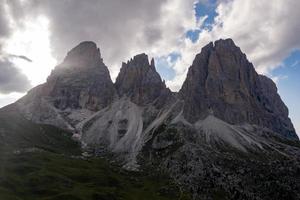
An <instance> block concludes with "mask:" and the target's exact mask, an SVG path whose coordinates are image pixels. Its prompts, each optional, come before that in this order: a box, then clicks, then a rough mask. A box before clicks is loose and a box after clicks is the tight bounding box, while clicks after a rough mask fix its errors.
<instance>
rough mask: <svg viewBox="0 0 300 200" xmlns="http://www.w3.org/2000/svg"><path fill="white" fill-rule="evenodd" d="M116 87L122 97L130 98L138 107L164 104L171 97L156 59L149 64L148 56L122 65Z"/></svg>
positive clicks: (141, 56) (143, 55)
mask: <svg viewBox="0 0 300 200" xmlns="http://www.w3.org/2000/svg"><path fill="white" fill-rule="evenodd" d="M115 86H116V89H117V91H118V94H119V95H120V96H121V97H122V96H124V95H125V96H127V97H130V99H131V100H132V101H133V102H134V103H136V104H138V105H146V104H149V103H156V104H163V101H165V99H166V98H168V97H169V96H171V91H170V90H169V89H168V88H166V85H165V83H164V82H163V81H162V79H161V77H160V75H159V74H158V73H157V71H156V69H155V64H154V59H152V60H151V63H149V60H148V56H147V55H146V54H139V55H136V56H134V58H133V59H131V60H129V61H128V62H127V63H123V64H122V67H121V70H120V73H119V75H118V77H117V79H116V83H115Z"/></svg>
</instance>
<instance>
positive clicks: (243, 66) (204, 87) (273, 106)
mask: <svg viewBox="0 0 300 200" xmlns="http://www.w3.org/2000/svg"><path fill="white" fill-rule="evenodd" d="M179 95H180V96H181V98H182V99H183V100H184V101H185V105H184V116H185V118H186V119H188V120H189V121H190V122H195V121H197V120H199V119H202V118H204V117H206V116H207V114H208V112H209V110H210V109H212V110H213V111H214V115H216V116H217V117H219V118H221V119H223V120H225V121H227V122H229V123H233V124H236V123H244V122H248V123H251V124H257V125H261V126H263V127H267V128H270V129H272V130H274V131H276V132H278V133H281V134H283V135H285V136H287V137H290V138H297V135H296V133H295V130H294V127H293V125H292V123H291V121H290V119H289V118H288V111H287V108H286V106H285V105H284V103H283V102H282V101H281V99H280V97H279V95H278V94H277V89H276V86H275V84H274V83H273V82H272V80H270V79H268V78H267V77H262V76H261V75H258V74H257V73H256V71H255V69H254V67H253V65H252V64H251V63H250V62H249V61H248V60H247V57H246V55H245V54H244V53H242V51H241V50H240V48H239V47H237V46H236V45H235V44H234V42H233V41H232V40H231V39H226V40H222V39H221V40H218V41H216V42H215V43H214V44H213V43H209V44H208V45H207V46H205V47H204V48H202V51H201V53H200V54H198V55H197V56H196V58H195V60H194V62H193V64H192V66H191V67H190V69H189V71H188V74H187V78H186V80H185V82H184V84H183V86H182V88H181V90H180V92H179Z"/></svg>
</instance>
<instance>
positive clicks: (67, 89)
mask: <svg viewBox="0 0 300 200" xmlns="http://www.w3.org/2000/svg"><path fill="white" fill-rule="evenodd" d="M116 95H117V94H116V91H115V88H114V85H113V82H112V80H111V78H110V75H109V71H108V68H107V67H106V66H105V64H104V63H103V60H102V58H101V54H100V50H99V49H98V48H97V46H96V44H95V43H94V42H82V43H80V44H79V45H77V46H76V47H74V48H73V49H72V50H71V51H70V52H69V53H68V54H67V56H66V58H65V59H64V61H63V62H62V63H61V64H60V65H58V66H56V67H55V69H54V70H53V71H52V72H51V74H50V76H49V77H48V79H47V82H46V83H44V84H42V85H39V86H37V87H35V88H33V89H32V90H31V91H29V92H28V94H27V95H26V96H25V97H23V98H22V99H20V100H19V101H18V102H17V105H18V107H19V109H20V111H21V113H23V114H24V115H25V117H26V118H28V119H30V120H32V121H34V122H38V123H45V124H51V125H55V126H57V127H60V128H64V129H71V130H72V129H73V128H74V126H75V125H76V124H77V123H78V122H80V121H82V120H84V119H85V118H87V117H88V116H90V115H91V114H92V113H93V112H96V111H98V110H100V109H102V108H105V107H106V106H108V105H110V104H111V103H112V102H113V100H114V98H115V97H116Z"/></svg>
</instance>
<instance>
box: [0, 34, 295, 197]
mask: <svg viewBox="0 0 300 200" xmlns="http://www.w3.org/2000/svg"><path fill="white" fill-rule="evenodd" d="M0 118H1V119H2V122H3V123H1V125H0V133H1V141H2V149H0V150H1V151H2V153H1V154H2V162H3V163H5V162H4V161H5V160H7V159H6V157H7V156H13V158H14V159H15V160H17V158H19V156H25V157H26V156H29V157H30V156H36V155H35V154H39V155H40V154H42V155H44V154H45V156H44V158H43V156H40V157H37V160H33V161H32V160H31V161H30V163H31V164H32V163H35V162H41V163H43V162H49V163H50V165H51V163H53V162H54V161H52V160H51V159H50V158H49V159H48V161H43V159H47V157H49V156H53V154H54V155H55V156H63V157H60V158H59V159H61V160H62V161H61V162H64V161H66V160H71V161H68V162H73V161H72V160H74V159H75V160H76V161H77V162H79V165H80V166H83V165H84V166H86V167H88V168H89V167H91V166H94V167H96V166H97V164H94V165H93V162H100V161H98V160H97V159H101V162H104V163H106V162H108V164H105V165H106V166H111V167H112V168H117V170H120V171H122V173H125V174H126V173H129V174H130V177H131V178H134V177H135V178H136V179H139V178H140V177H141V176H142V177H147V179H146V180H147V181H148V182H149V181H150V182H151V181H152V182H151V183H152V184H153V177H157V176H161V177H165V176H166V178H164V179H162V178H160V179H157V180H158V182H159V183H157V184H158V185H159V187H161V188H158V189H157V190H159V191H160V192H158V194H162V195H161V196H160V197H154V196H153V197H152V199H159V198H161V199H300V194H299V191H300V165H299V161H300V159H299V158H300V143H299V138H298V137H297V134H296V132H295V129H294V127H293V124H292V122H291V120H290V119H289V117H288V109H287V107H286V106H285V104H284V102H283V101H282V100H281V98H280V96H279V95H278V92H277V87H276V84H275V83H274V82H273V81H272V80H271V79H270V78H268V77H266V76H263V75H260V74H258V73H257V72H256V71H255V68H254V66H253V64H252V63H250V62H249V61H248V59H247V57H246V55H245V54H244V53H243V52H242V51H241V49H240V48H239V47H237V46H236V44H235V43H234V41H233V40H232V39H225V40H223V39H220V40H218V41H215V42H211V43H209V44H207V45H206V46H205V47H203V48H202V50H201V52H200V53H199V54H197V55H196V57H195V59H194V61H193V63H192V65H191V66H190V68H189V70H188V73H187V77H186V80H185V81H184V83H183V85H182V87H181V89H180V90H179V91H178V92H172V91H171V90H170V89H169V88H167V87H166V84H165V82H164V81H163V80H162V78H161V77H160V75H159V73H158V72H157V71H156V68H155V61H154V59H151V60H150V61H149V58H148V56H147V55H146V54H144V53H143V54H139V55H136V56H134V57H133V58H132V59H130V60H128V61H127V62H124V63H122V66H121V68H120V72H119V75H118V76H117V78H116V81H115V83H113V81H112V79H111V77H110V74H109V70H108V67H107V66H106V65H105V64H104V61H103V58H102V57H101V53H100V50H99V48H98V47H97V45H96V44H95V43H94V42H91V41H85V42H82V43H80V44H79V45H77V46H76V47H74V48H73V49H72V50H71V51H69V52H68V54H67V56H66V57H65V59H64V60H63V62H62V63H61V64H59V65H58V66H56V67H55V68H54V69H53V70H52V72H51V74H50V75H49V77H48V78H47V81H46V83H44V84H41V85H39V86H37V87H35V88H33V89H31V90H30V91H29V92H28V93H27V94H26V95H25V96H24V97H22V98H21V99H19V100H18V101H17V102H15V103H13V104H11V105H8V106H6V107H4V108H2V109H1V110H0ZM52 133H53V134H52ZM49 152H50V153H51V155H50V154H49ZM32 154H34V155H32ZM15 157H17V158H15ZM64 157H67V158H65V159H64ZM21 158H23V157H21ZM26 158H27V157H26ZM23 159H24V158H23ZM95 159H96V160H97V161H94V160H95ZM25 160H26V159H25ZM49 160H50V161H49ZM90 160H92V161H90ZM85 161H87V162H85ZM16 162H22V160H19V161H16ZM80 162H84V164H83V163H80ZM89 162H90V163H92V164H89ZM7 163H9V165H7V166H14V163H10V162H7ZM49 163H48V164H49ZM31 164H30V167H27V168H26V167H24V168H22V167H20V168H21V169H19V170H23V171H24V173H29V175H30V173H36V172H35V170H34V169H36V168H38V170H41V168H39V167H37V166H35V165H34V164H33V165H32V166H31ZM40 165H43V164H40ZM31 168H34V169H31ZM59 168H60V169H61V170H62V171H63V170H64V167H63V166H60V167H59ZM109 168H110V167H109ZM54 169H55V168H54ZM28 170H29V171H30V172H28ZM31 170H33V172H32V171H31ZM36 170H37V169H36ZM45 170H46V169H44V168H43V171H45ZM47 170H49V169H47ZM51 170H53V169H51ZM93 170H95V169H93ZM6 171H9V169H7V168H6V167H5V164H4V165H3V166H2V170H1V172H2V176H1V177H2V179H0V193H1V191H5V192H3V193H4V194H6V195H7V196H10V198H12V196H13V194H17V195H19V196H18V197H20V196H22V194H25V193H26V194H27V195H29V194H30V195H32V194H34V195H33V196H30V195H29V196H28V198H27V199H34V198H37V199H43V198H45V199H48V198H50V199H55V198H56V199H76V198H77V199H126V198H127V199H147V198H146V197H145V196H143V195H148V196H149V194H143V195H142V196H134V197H133V196H131V197H128V196H126V195H125V193H124V194H123V193H122V192H121V193H120V194H119V193H118V195H119V196H109V195H114V194H116V193H114V192H112V193H109V192H108V193H109V195H108V194H107V193H105V194H102V193H101V194H98V193H97V194H98V196H97V195H96V197H95V198H94V196H95V194H93V195H94V196H93V195H92V196H88V197H86V196H84V195H83V196H80V195H78V194H77V195H76V194H75V193H72V192H70V191H69V190H67V189H62V191H64V192H61V191H59V192H60V193H62V194H65V193H68V192H69V193H68V194H69V197H63V196H57V193H58V192H56V193H55V192H54V193H50V194H48V193H47V192H46V193H43V192H41V193H40V194H39V193H37V194H35V193H34V191H32V189H28V190H26V192H24V191H23V193H22V190H21V192H20V191H19V190H17V189H15V190H12V188H11V187H9V185H18V184H19V186H18V187H21V188H22V187H23V186H22V184H21V183H20V181H19V182H18V181H16V180H14V179H13V178H12V177H13V176H17V175H20V174H17V175H16V174H15V173H17V172H14V171H12V172H11V171H10V173H11V174H12V175H11V176H12V177H8V178H7V179H6V178H5V173H6ZM52 172H53V171H51V173H52ZM85 173H87V172H85ZM97 173H105V172H97ZM144 173H146V174H148V175H147V176H146V175H144ZM62 174H63V173H62ZM141 174H143V175H141ZM149 174H150V175H149ZM162 174H163V175H162ZM56 175H57V176H62V177H63V175H61V174H60V173H58V172H56ZM76 175H77V176H82V177H83V178H82V179H84V177H85V174H84V173H82V171H80V170H78V171H76ZM126 175H128V174H126ZM35 176H37V177H40V174H38V173H37V174H35ZM89 176H91V177H93V175H86V177H89ZM95 176H96V177H97V175H95ZM116 176H118V180H119V179H120V180H119V182H118V184H117V183H116V185H114V184H112V185H111V187H114V188H117V190H118V187H119V186H118V185H122V184H123V185H124V184H125V183H124V179H126V178H124V176H125V175H124V174H122V176H121V175H120V174H118V175H116ZM119 176H121V177H122V178H119ZM128 176H129V175H128ZM1 177H0V178H1ZM62 177H60V178H62ZM91 177H89V178H91ZM125 177H126V176H125ZM31 178H33V177H31ZM64 178H65V179H67V180H69V179H70V180H69V182H70V185H72V183H73V182H72V181H74V180H73V179H72V178H70V177H69V176H67V178H66V177H64ZM101 178H102V179H103V177H101ZM143 180H145V179H143ZM166 180H168V181H166ZM76 181H77V182H79V183H78V184H82V180H76ZM95 181H96V182H97V180H96V179H95V180H93V181H91V183H93V184H95V185H96V186H97V187H98V186H99V187H100V186H101V184H102V183H99V185H97V184H96V183H95ZM83 182H84V181H83ZM125 182H126V181H125ZM164 182H166V184H167V185H168V187H166V186H160V184H161V183H164ZM8 183H10V184H8ZM43 183H44V182H43V181H41V182H40V184H41V185H43ZM91 183H90V184H91ZM143 183H144V182H143ZM143 183H142V184H143ZM74 184H75V183H74ZM126 184H128V183H127V182H126ZM131 184H132V183H130V184H129V185H130V186H128V185H127V187H129V188H131V187H132V186H131ZM102 185H103V184H102ZM154 185H155V183H154ZM170 185H171V186H172V185H173V186H174V185H175V186H174V187H171V186H170ZM49 187H50V188H51V187H53V186H49ZM49 187H48V188H49ZM82 187H83V186H82ZM97 187H96V188H97ZM1 188H2V189H1ZM120 188H122V187H121V186H120ZM133 188H134V186H133ZM150 188H152V189H153V187H152V186H151V187H150ZM152 189H149V188H148V189H147V190H146V191H148V192H149V193H151V195H153V194H156V193H157V191H156V192H155V191H153V190H152ZM97 190H101V191H102V192H103V191H105V192H107V191H106V190H105V189H103V188H101V189H99V188H98V189H97ZM132 190H133V189H132ZM141 190H142V189H141ZM118 191H119V190H118ZM134 191H139V190H138V189H136V190H134ZM93 192H94V191H93ZM93 192H91V193H93ZM71 193H72V194H71ZM87 193H88V191H86V189H84V190H83V192H82V194H87ZM165 193H167V195H165V196H164V194H165ZM54 194H55V195H54ZM105 195H106V196H105ZM107 195H108V196H107ZM122 195H123V196H122ZM168 195H169V196H168ZM172 195H173V196H172ZM174 195H175V196H174ZM176 195H177V196H176ZM0 197H1V195H0Z"/></svg>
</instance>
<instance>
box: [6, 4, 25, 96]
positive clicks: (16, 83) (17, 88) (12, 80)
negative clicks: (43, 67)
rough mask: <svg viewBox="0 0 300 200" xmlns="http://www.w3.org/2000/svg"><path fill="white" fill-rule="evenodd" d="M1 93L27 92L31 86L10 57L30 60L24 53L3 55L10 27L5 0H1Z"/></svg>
mask: <svg viewBox="0 0 300 200" xmlns="http://www.w3.org/2000/svg"><path fill="white" fill-rule="evenodd" d="M0 3H1V4H0V93H2V94H8V93H11V92H25V91H26V90H27V89H29V88H30V82H29V80H28V78H27V77H26V76H25V75H24V74H22V73H21V72H20V70H19V69H18V68H16V66H14V64H13V63H12V62H10V60H9V59H8V57H11V56H13V57H18V58H20V59H24V60H27V61H30V59H28V58H27V57H25V56H22V55H9V56H7V55H3V50H2V48H3V42H5V40H6V39H7V38H8V37H9V34H10V31H11V30H10V27H9V25H8V24H9V23H8V18H7V16H6V12H5V10H4V1H3V0H0Z"/></svg>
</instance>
